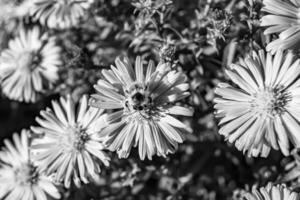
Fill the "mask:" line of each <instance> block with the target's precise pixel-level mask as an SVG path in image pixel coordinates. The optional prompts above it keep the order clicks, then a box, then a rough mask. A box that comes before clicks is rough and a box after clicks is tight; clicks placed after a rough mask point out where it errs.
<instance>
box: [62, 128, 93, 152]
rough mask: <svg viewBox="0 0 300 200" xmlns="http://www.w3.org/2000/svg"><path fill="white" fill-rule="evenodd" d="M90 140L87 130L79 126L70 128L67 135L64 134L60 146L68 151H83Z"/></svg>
mask: <svg viewBox="0 0 300 200" xmlns="http://www.w3.org/2000/svg"><path fill="white" fill-rule="evenodd" d="M88 140H89V135H88V134H87V133H86V131H85V129H83V128H81V127H79V126H75V127H73V126H69V127H68V128H67V129H66V132H65V134H62V138H61V140H60V141H61V143H60V145H61V146H62V148H64V149H65V150H66V151H81V150H82V149H84V146H85V143H86V142H87V141H88Z"/></svg>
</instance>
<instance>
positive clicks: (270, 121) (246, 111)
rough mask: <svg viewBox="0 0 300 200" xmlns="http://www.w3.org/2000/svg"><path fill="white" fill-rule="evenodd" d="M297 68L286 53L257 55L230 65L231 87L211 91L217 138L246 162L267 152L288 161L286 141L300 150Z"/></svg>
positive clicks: (290, 54) (297, 63) (291, 57)
mask: <svg viewBox="0 0 300 200" xmlns="http://www.w3.org/2000/svg"><path fill="white" fill-rule="evenodd" d="M299 63H300V60H299V59H297V60H295V59H294V55H293V53H292V52H290V51H289V52H282V51H278V52H277V53H276V54H275V56H272V55H271V54H270V53H267V55H265V53H264V51H263V50H260V51H258V52H253V53H252V55H249V56H247V57H246V58H245V59H240V63H239V64H232V65H231V67H230V69H228V70H226V74H227V75H228V76H229V78H230V79H231V81H232V82H233V83H234V84H228V83H220V84H219V86H218V87H217V89H216V91H215V93H216V95H217V97H216V98H215V100H214V101H215V103H216V104H215V109H216V116H217V117H219V118H221V120H220V122H219V125H220V126H221V128H220V130H219V133H220V134H222V135H224V136H225V138H226V139H227V140H228V141H229V142H231V143H233V142H234V143H235V146H236V147H237V148H238V149H239V150H243V152H244V153H245V152H246V151H248V155H249V156H258V155H259V154H261V156H263V157H265V156H267V155H268V154H269V151H270V148H273V149H280V150H281V151H282V153H283V154H284V155H288V154H289V141H291V142H292V144H293V145H295V146H299V145H300V135H299V129H300V109H299V105H300V96H299V94H300V80H299V79H298V76H299V73H300V66H299Z"/></svg>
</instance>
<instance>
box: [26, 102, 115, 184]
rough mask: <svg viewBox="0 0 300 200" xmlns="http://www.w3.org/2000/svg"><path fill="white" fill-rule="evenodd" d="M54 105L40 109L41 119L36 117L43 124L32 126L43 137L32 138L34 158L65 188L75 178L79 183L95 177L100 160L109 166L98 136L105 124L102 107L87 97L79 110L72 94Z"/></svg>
mask: <svg viewBox="0 0 300 200" xmlns="http://www.w3.org/2000/svg"><path fill="white" fill-rule="evenodd" d="M52 107H53V110H51V109H49V108H47V109H46V110H44V111H41V116H42V118H36V121H37V122H38V123H39V124H40V127H31V128H32V130H33V132H34V133H36V134H39V135H40V136H41V137H38V138H34V139H33V141H32V152H33V154H34V155H33V159H34V160H35V161H36V162H37V163H39V165H40V167H41V169H44V170H46V172H47V173H48V174H49V175H50V174H53V177H54V180H55V181H58V182H64V185H65V186H66V187H69V186H70V184H71V181H72V180H73V182H74V183H75V184H76V185H77V186H79V185H80V184H81V182H83V183H88V182H89V181H90V180H95V178H97V177H98V174H99V173H100V171H101V170H100V163H102V164H104V165H105V166H108V165H109V160H110V159H109V157H108V156H107V155H106V153H105V152H104V151H103V149H104V145H103V144H102V141H101V140H100V139H99V137H98V132H99V130H101V127H103V126H105V124H106V122H105V115H103V110H100V109H97V108H92V107H89V106H88V99H87V96H83V98H82V99H81V101H80V103H79V105H78V109H77V111H76V109H75V105H74V102H73V100H72V99H71V97H70V96H68V97H67V99H64V98H62V97H61V98H60V102H59V103H58V102H56V101H53V102H52Z"/></svg>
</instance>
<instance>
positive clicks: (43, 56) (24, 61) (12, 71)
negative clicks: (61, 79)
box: [0, 27, 61, 102]
mask: <svg viewBox="0 0 300 200" xmlns="http://www.w3.org/2000/svg"><path fill="white" fill-rule="evenodd" d="M60 64H61V61H60V48H59V47H58V46H56V45H55V40H54V38H53V37H50V38H49V37H47V35H46V34H44V35H41V34H40V30H39V29H38V28H37V27H35V28H33V29H32V30H28V31H25V30H23V29H22V30H21V32H20V36H19V37H17V38H15V39H13V40H11V41H9V48H8V49H6V50H4V51H3V52H2V54H1V56H0V81H1V87H2V91H3V93H4V94H5V95H6V96H7V97H8V98H10V99H13V100H18V101H25V102H35V101H36V100H37V98H38V96H39V95H40V94H41V93H44V92H45V90H47V89H49V88H50V87H51V86H52V85H53V83H55V82H56V81H57V80H58V74H57V72H58V66H59V65H60Z"/></svg>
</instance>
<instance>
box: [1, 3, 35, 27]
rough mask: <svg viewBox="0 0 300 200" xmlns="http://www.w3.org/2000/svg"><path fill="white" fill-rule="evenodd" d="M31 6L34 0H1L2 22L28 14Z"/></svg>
mask: <svg viewBox="0 0 300 200" xmlns="http://www.w3.org/2000/svg"><path fill="white" fill-rule="evenodd" d="M31 6H32V0H21V1H19V0H1V1H0V22H7V20H10V19H15V18H22V17H25V16H27V15H28V14H29V10H30V8H31Z"/></svg>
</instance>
